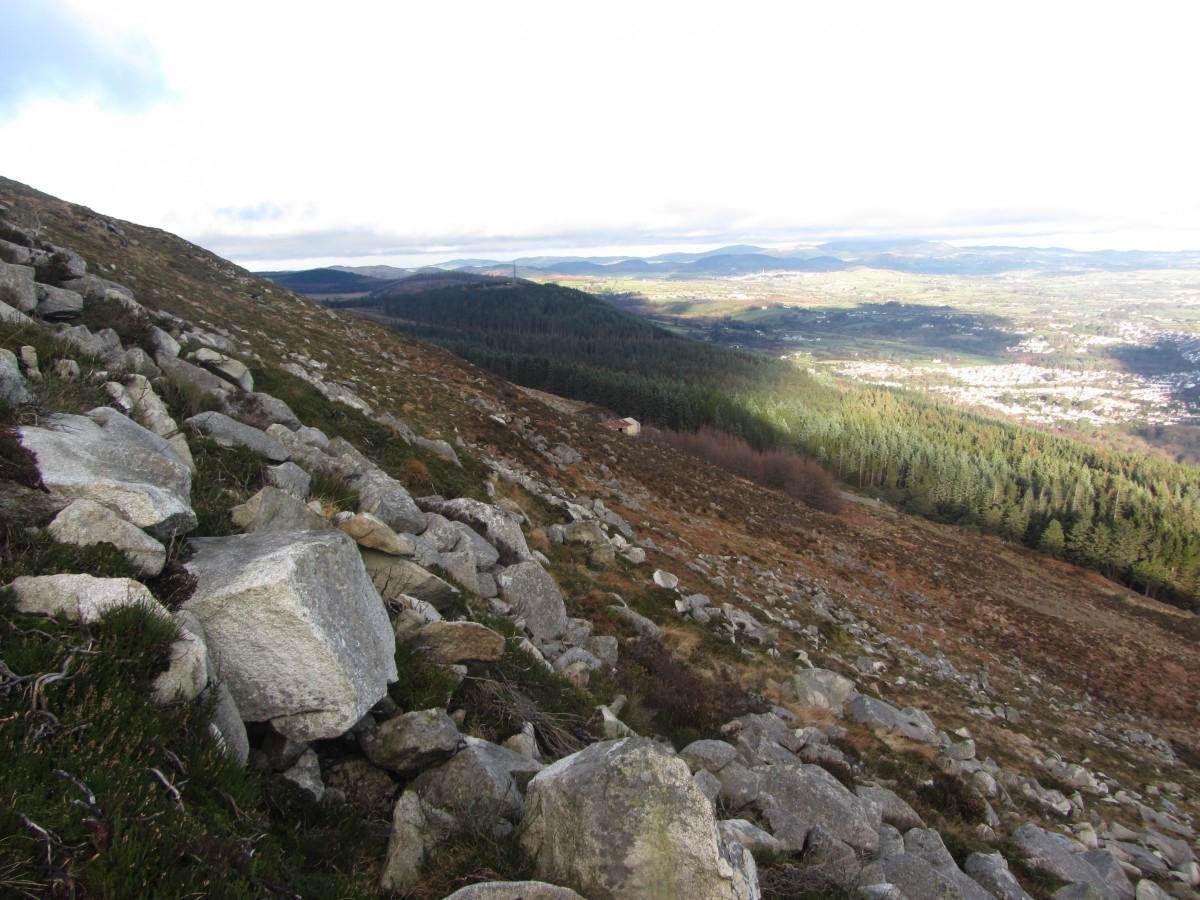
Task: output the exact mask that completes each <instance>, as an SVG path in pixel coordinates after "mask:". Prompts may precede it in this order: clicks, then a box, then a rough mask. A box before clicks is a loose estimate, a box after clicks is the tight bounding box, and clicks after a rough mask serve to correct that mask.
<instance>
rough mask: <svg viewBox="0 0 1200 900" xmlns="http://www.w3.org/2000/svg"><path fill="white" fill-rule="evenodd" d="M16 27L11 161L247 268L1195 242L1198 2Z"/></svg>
mask: <svg viewBox="0 0 1200 900" xmlns="http://www.w3.org/2000/svg"><path fill="white" fill-rule="evenodd" d="M310 7H311V9H310ZM0 14H2V16H3V19H2V21H3V23H4V24H3V27H2V28H0V174H3V175H6V176H8V177H10V178H15V179H17V180H19V181H23V182H25V183H27V184H30V185H32V186H33V187H36V188H38V189H40V190H43V191H46V192H48V193H51V194H54V195H56V196H59V197H62V198H64V199H67V200H72V201H75V202H79V203H83V204H85V205H87V206H90V207H92V208H94V209H96V210H98V211H101V212H104V213H108V214H111V215H115V216H118V217H120V218H124V219H129V220H131V221H135V222H138V223H141V224H145V225H153V226H157V227H161V228H165V229H167V230H170V231H174V232H176V233H178V234H181V235H183V236H184V237H186V238H188V239H189V240H192V241H195V242H196V243H199V244H201V245H203V246H205V247H208V248H209V249H212V250H214V251H215V252H217V253H220V254H221V255H223V256H226V257H228V258H230V259H232V260H234V261H236V262H238V263H240V264H242V265H246V266H249V267H251V268H302V267H308V266H310V265H325V264H329V263H334V262H339V263H346V264H351V265H359V264H371V263H378V262H388V263H393V264H398V265H404V264H413V263H417V262H431V261H435V260H441V259H447V258H451V257H465V256H470V257H476V256H485V257H490V258H500V259H509V258H512V257H513V256H519V255H528V254H534V253H544V252H551V253H571V252H578V251H585V252H588V253H591V252H609V251H613V250H618V249H625V248H628V249H637V250H639V251H647V250H649V251H659V250H665V249H680V248H684V247H687V248H696V249H705V248H710V247H714V246H718V245H721V244H725V243H733V242H750V243H758V244H763V245H773V244H775V245H779V244H795V243H807V242H818V241H822V240H827V239H832V238H843V237H852V236H889V237H890V236H913V237H928V238H936V239H948V240H953V241H955V242H957V243H1001V242H1003V243H1020V244H1030V245H1040V246H1049V245H1060V246H1071V247H1076V248H1079V249H1101V248H1107V247H1115V248H1122V249H1135V248H1140V249H1200V165H1198V159H1200V140H1198V138H1200V117H1198V116H1197V115H1196V109H1197V98H1196V88H1197V85H1198V82H1200V77H1198V75H1197V69H1196V64H1195V58H1196V57H1195V46H1194V45H1195V41H1196V36H1197V34H1200V4H1196V3H1188V2H1178V0H1172V2H1169V3H1168V2H1155V0H1150V2H1146V0H1139V2H1138V3H1136V4H1135V3H1121V4H1116V3H1107V2H1099V3H1097V2H1087V3H1073V2H1055V0H1038V2H1033V3H1027V2H1020V0H1017V2H1006V3H988V4H984V3H975V2H964V0H954V2H945V3H940V2H923V0H906V2H896V0H884V2H865V0H864V2H823V3H808V2H799V0H780V2H754V0H739V2H734V3H730V2H723V3H715V2H709V3H705V2H699V3H698V2H695V0H691V2H678V3H677V2H673V0H672V2H662V0H640V2H637V3H631V2H623V0H609V2H605V3H590V2H563V0H553V2H508V3H499V2H495V0H490V2H474V0H456V2H433V0H426V2H416V0H407V2H377V3H368V2H355V0H342V2H339V3H336V4H328V3H323V4H320V5H317V4H311V5H310V4H307V3H303V2H296V0H291V2H279V3H275V2H266V0H251V2H247V0H236V2H227V0H206V2H204V3H196V4H186V5H184V4H179V3H167V2H162V0H71V2H67V0H0Z"/></svg>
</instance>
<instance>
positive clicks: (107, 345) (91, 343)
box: [58, 325, 121, 359]
mask: <svg viewBox="0 0 1200 900" xmlns="http://www.w3.org/2000/svg"><path fill="white" fill-rule="evenodd" d="M58 336H59V337H60V338H62V340H64V341H66V342H67V343H68V344H70V345H71V346H72V347H74V348H75V349H76V350H78V351H79V352H80V353H85V354H87V355H88V356H95V357H98V358H100V359H103V358H104V357H106V356H107V355H108V354H110V353H112V352H113V351H114V350H117V351H119V350H120V349H121V338H120V336H119V335H118V334H117V333H116V332H115V331H113V330H112V329H111V328H101V329H100V330H98V331H97V332H96V333H95V334H93V333H92V332H91V331H90V330H89V329H88V328H87V327H86V326H84V325H76V326H74V327H73V328H64V329H63V330H62V331H60V332H58Z"/></svg>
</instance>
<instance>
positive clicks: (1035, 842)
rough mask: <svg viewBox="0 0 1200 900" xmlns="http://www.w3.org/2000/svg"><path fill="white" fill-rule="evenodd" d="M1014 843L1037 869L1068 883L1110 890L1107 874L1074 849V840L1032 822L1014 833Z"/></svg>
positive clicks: (1104, 890) (1104, 891)
mask: <svg viewBox="0 0 1200 900" xmlns="http://www.w3.org/2000/svg"><path fill="white" fill-rule="evenodd" d="M1012 842H1013V844H1014V845H1015V846H1016V847H1017V848H1018V849H1020V850H1021V852H1022V853H1024V854H1025V857H1026V861H1027V862H1028V863H1029V865H1031V866H1033V867H1034V868H1035V869H1040V870H1042V871H1043V872H1048V873H1049V874H1051V875H1053V876H1054V877H1055V878H1058V879H1061V880H1062V881H1065V882H1067V883H1068V884H1085V885H1091V886H1092V887H1094V888H1096V889H1097V890H1098V891H1101V892H1103V894H1104V895H1106V894H1108V893H1109V889H1108V886H1107V883H1106V882H1105V880H1104V877H1103V876H1102V875H1101V874H1100V872H1099V871H1097V869H1096V868H1095V867H1093V866H1092V865H1090V864H1089V863H1088V862H1087V860H1086V859H1084V858H1083V856H1082V855H1081V854H1078V853H1072V852H1071V850H1070V846H1071V842H1070V841H1068V840H1067V839H1066V838H1063V837H1061V836H1060V835H1054V834H1051V833H1049V832H1046V831H1043V830H1042V829H1041V828H1038V827H1037V826H1036V825H1034V824H1033V823H1032V822H1028V823H1026V824H1024V825H1022V826H1021V827H1020V828H1018V829H1017V830H1016V831H1015V832H1013V834H1012Z"/></svg>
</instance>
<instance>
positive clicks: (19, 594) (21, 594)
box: [8, 575, 171, 625]
mask: <svg viewBox="0 0 1200 900" xmlns="http://www.w3.org/2000/svg"><path fill="white" fill-rule="evenodd" d="M8 587H9V588H11V589H12V591H13V593H14V594H15V595H16V598H17V609H18V610H20V611H21V612H23V613H37V614H39V615H43V616H60V615H61V616H63V617H65V618H66V619H67V620H68V621H71V622H82V623H83V624H85V625H88V624H91V623H92V622H97V621H99V620H100V618H101V617H102V616H103V615H104V614H105V613H106V612H108V611H109V610H110V609H114V608H116V607H119V606H133V605H135V604H136V605H140V606H143V607H145V608H146V609H147V610H150V611H151V612H153V613H154V614H156V615H158V616H160V617H161V618H163V619H170V618H171V614H170V613H169V612H167V610H166V607H164V606H163V605H162V604H161V603H159V602H158V600H157V599H155V597H154V595H153V594H151V593H150V589H149V588H147V587H146V586H145V585H144V584H142V583H141V582H138V581H134V580H133V579H132V578H96V577H95V576H93V575H19V576H18V577H17V578H15V579H13V581H12V583H11V584H9V585H8Z"/></svg>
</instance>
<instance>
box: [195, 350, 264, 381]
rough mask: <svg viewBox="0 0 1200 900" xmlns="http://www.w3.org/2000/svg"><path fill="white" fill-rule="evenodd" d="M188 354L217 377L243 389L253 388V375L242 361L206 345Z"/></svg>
mask: <svg viewBox="0 0 1200 900" xmlns="http://www.w3.org/2000/svg"><path fill="white" fill-rule="evenodd" d="M190 355H191V357H192V359H194V360H195V361H196V362H197V363H199V364H200V365H201V366H203V367H204V368H206V369H208V371H210V372H212V373H213V374H214V375H216V376H217V377H218V378H223V379H224V380H225V381H228V382H229V383H230V384H232V385H236V386H237V387H239V388H241V389H242V390H243V391H252V390H254V376H253V375H251V374H250V370H249V369H248V368H246V365H245V364H244V363H242V362H240V361H238V360H236V359H234V358H233V357H231V356H226V355H225V354H224V353H221V352H219V351H217V350H211V349H209V348H208V347H201V348H200V349H199V350H197V351H196V352H195V353H192V354H190Z"/></svg>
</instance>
